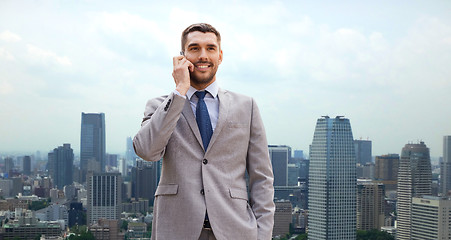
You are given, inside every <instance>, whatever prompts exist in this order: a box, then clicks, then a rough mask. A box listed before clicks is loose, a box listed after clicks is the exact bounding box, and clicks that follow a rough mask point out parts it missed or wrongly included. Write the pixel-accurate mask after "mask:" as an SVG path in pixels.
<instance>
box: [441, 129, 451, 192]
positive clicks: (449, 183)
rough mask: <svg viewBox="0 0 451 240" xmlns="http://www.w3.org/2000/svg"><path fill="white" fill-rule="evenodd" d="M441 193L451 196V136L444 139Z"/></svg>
mask: <svg viewBox="0 0 451 240" xmlns="http://www.w3.org/2000/svg"><path fill="white" fill-rule="evenodd" d="M440 192H441V194H442V195H443V196H448V195H450V194H451V136H444V137H443V161H442V162H441V163H440Z"/></svg>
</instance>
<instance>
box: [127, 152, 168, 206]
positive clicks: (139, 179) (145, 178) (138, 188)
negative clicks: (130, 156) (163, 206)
mask: <svg viewBox="0 0 451 240" xmlns="http://www.w3.org/2000/svg"><path fill="white" fill-rule="evenodd" d="M160 162H161V161H158V162H148V161H145V160H137V161H136V167H133V168H132V197H133V198H135V199H136V200H138V199H140V198H143V199H147V200H149V202H150V204H152V205H153V201H154V195H155V191H156V190H157V186H158V182H159V180H160V172H161V165H160Z"/></svg>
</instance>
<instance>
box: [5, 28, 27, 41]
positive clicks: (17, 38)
mask: <svg viewBox="0 0 451 240" xmlns="http://www.w3.org/2000/svg"><path fill="white" fill-rule="evenodd" d="M0 40H2V41H5V42H19V41H20V40H22V38H21V37H20V36H19V35H17V34H15V33H12V32H10V31H8V30H6V31H3V32H1V33H0Z"/></svg>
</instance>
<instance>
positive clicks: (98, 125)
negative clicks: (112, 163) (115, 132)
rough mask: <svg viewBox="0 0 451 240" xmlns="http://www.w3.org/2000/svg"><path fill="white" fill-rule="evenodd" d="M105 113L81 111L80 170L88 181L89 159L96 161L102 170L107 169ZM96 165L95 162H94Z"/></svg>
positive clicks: (83, 179) (82, 178)
mask: <svg viewBox="0 0 451 240" xmlns="http://www.w3.org/2000/svg"><path fill="white" fill-rule="evenodd" d="M105 148H106V146H105V114H104V113H81V137H80V172H81V181H82V182H85V181H86V173H87V171H88V164H89V161H96V164H97V165H98V166H100V171H101V172H104V171H105V161H106V159H105V158H106V151H105ZM92 165H95V164H92Z"/></svg>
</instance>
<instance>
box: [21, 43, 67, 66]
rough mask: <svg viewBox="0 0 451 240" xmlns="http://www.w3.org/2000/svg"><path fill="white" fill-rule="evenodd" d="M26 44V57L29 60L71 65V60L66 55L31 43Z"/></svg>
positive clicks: (38, 62)
mask: <svg viewBox="0 0 451 240" xmlns="http://www.w3.org/2000/svg"><path fill="white" fill-rule="evenodd" d="M26 46H27V50H28V57H29V59H30V60H31V62H34V63H37V64H43V65H48V64H56V65H60V66H71V65H72V62H71V61H70V59H69V58H68V57H66V56H64V57H60V56H58V55H57V54H56V53H54V52H52V51H49V50H44V49H41V48H39V47H37V46H34V45H32V44H27V45H26Z"/></svg>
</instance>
